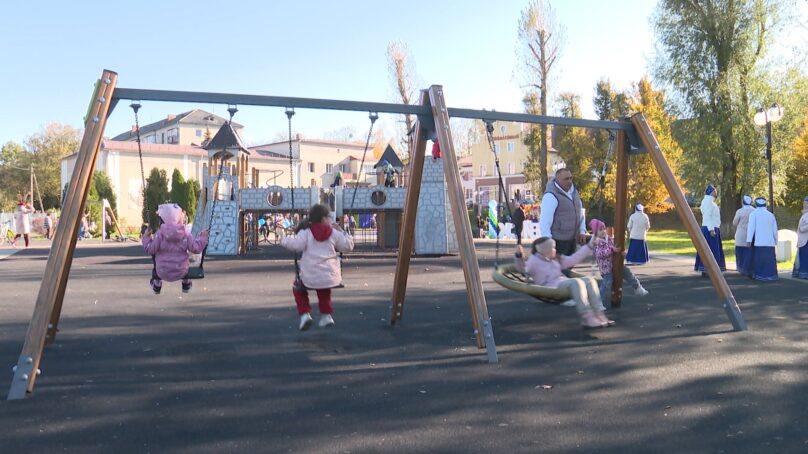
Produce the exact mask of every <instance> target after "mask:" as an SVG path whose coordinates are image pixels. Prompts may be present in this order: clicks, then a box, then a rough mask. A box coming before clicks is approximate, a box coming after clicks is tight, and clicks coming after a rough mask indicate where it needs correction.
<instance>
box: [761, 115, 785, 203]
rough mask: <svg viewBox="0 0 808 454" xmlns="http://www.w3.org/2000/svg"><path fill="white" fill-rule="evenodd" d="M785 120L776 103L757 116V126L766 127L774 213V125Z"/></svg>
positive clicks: (770, 197)
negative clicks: (782, 119)
mask: <svg viewBox="0 0 808 454" xmlns="http://www.w3.org/2000/svg"><path fill="white" fill-rule="evenodd" d="M781 118H783V108H782V107H781V106H780V104H777V103H774V104H772V106H771V107H769V108H768V109H763V108H760V109H758V111H757V113H756V114H755V118H754V121H755V124H756V125H758V126H765V127H766V165H767V166H768V170H769V210H771V212H772V213H774V184H773V180H772V123H774V122H776V121H780V119H781Z"/></svg>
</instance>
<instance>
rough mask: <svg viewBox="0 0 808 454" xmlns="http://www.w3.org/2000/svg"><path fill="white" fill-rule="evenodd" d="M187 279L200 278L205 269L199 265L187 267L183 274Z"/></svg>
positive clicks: (202, 276)
mask: <svg viewBox="0 0 808 454" xmlns="http://www.w3.org/2000/svg"><path fill="white" fill-rule="evenodd" d="M185 277H186V278H188V279H202V278H204V277H205V269H204V268H202V267H201V266H195V267H193V268H188V273H187V274H186V275H185Z"/></svg>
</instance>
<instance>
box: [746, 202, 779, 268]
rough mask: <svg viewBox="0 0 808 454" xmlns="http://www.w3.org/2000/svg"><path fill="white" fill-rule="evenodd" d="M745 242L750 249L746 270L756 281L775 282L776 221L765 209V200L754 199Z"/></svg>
mask: <svg viewBox="0 0 808 454" xmlns="http://www.w3.org/2000/svg"><path fill="white" fill-rule="evenodd" d="M746 242H747V243H748V244H749V247H751V248H752V254H751V259H750V260H749V261H748V262H747V263H749V265H748V268H747V270H748V271H749V273H750V276H749V277H751V278H752V279H754V280H756V281H764V282H773V281H776V280H777V257H776V254H775V251H774V247H775V246H777V219H775V217H774V214H773V213H772V212H770V211H769V210H767V209H766V199H765V198H763V197H758V198H756V199H755V211H753V212H752V214H750V215H749V225H748V227H747V232H746Z"/></svg>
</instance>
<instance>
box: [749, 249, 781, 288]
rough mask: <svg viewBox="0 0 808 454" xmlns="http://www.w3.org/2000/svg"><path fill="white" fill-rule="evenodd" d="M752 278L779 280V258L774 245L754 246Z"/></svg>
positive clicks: (768, 280)
mask: <svg viewBox="0 0 808 454" xmlns="http://www.w3.org/2000/svg"><path fill="white" fill-rule="evenodd" d="M752 255H753V258H752V268H750V271H751V272H752V279H754V280H756V281H764V282H772V281H776V280H777V258H776V256H775V253H774V246H754V247H753V248H752Z"/></svg>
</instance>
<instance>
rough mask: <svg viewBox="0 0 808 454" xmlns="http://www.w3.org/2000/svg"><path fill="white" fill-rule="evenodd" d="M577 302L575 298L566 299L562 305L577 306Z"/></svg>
mask: <svg viewBox="0 0 808 454" xmlns="http://www.w3.org/2000/svg"><path fill="white" fill-rule="evenodd" d="M577 304H578V303H576V302H575V300H567V301H564V302H563V303H561V305H562V306H566V307H575V306H576V305H577Z"/></svg>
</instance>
